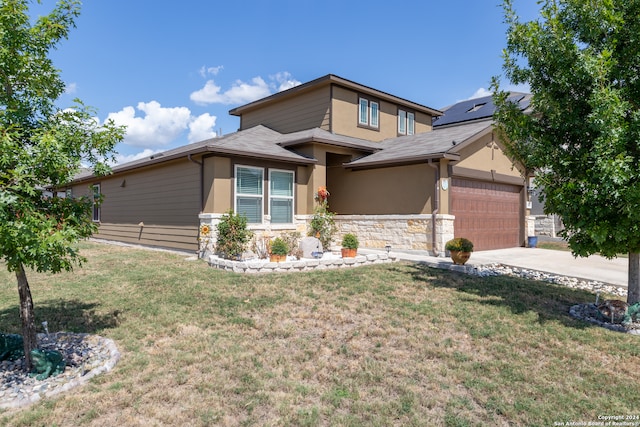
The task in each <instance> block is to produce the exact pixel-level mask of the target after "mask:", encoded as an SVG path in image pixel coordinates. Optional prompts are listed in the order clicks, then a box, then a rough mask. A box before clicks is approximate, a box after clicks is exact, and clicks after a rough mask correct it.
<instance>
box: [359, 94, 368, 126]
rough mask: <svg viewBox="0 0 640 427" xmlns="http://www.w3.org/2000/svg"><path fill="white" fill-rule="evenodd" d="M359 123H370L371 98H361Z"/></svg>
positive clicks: (365, 124)
mask: <svg viewBox="0 0 640 427" xmlns="http://www.w3.org/2000/svg"><path fill="white" fill-rule="evenodd" d="M358 124H361V125H364V126H367V125H368V124H369V100H367V99H364V98H360V111H359V112H358Z"/></svg>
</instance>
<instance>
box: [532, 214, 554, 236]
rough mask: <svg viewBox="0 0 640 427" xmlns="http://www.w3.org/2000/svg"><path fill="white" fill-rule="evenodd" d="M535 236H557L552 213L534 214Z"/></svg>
mask: <svg viewBox="0 0 640 427" xmlns="http://www.w3.org/2000/svg"><path fill="white" fill-rule="evenodd" d="M533 218H534V220H535V233H536V236H549V237H557V236H558V231H559V230H557V227H556V217H555V216H554V215H535V216H534V217H533Z"/></svg>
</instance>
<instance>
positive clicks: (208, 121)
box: [107, 101, 216, 148]
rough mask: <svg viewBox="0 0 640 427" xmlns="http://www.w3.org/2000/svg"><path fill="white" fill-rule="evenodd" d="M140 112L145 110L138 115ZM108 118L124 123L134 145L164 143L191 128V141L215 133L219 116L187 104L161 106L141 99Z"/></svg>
mask: <svg viewBox="0 0 640 427" xmlns="http://www.w3.org/2000/svg"><path fill="white" fill-rule="evenodd" d="M138 113H143V114H142V115H138ZM107 119H111V120H113V121H114V122H115V123H116V124H118V125H125V126H126V127H127V133H126V136H125V138H124V143H125V144H127V145H131V146H134V147H145V148H151V147H163V146H166V145H168V144H169V143H171V142H173V141H174V140H175V139H176V138H178V137H179V136H180V135H181V134H182V133H183V132H184V131H185V130H187V129H189V131H190V133H189V137H188V138H189V141H199V140H202V139H208V138H211V137H213V136H215V130H214V127H215V124H216V116H212V115H210V114H209V113H204V114H202V115H200V116H197V117H196V116H193V115H192V114H191V110H189V108H187V107H169V108H167V107H162V105H160V103H159V102H157V101H151V102H139V103H138V105H137V106H136V108H134V107H132V106H127V107H124V108H123V109H122V110H120V111H118V112H116V113H110V114H109V115H108V116H107Z"/></svg>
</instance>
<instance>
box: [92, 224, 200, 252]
mask: <svg viewBox="0 0 640 427" xmlns="http://www.w3.org/2000/svg"><path fill="white" fill-rule="evenodd" d="M94 237H97V238H99V239H105V240H115V241H118V242H124V243H132V244H137V245H146V246H157V247H162V248H172V249H180V250H187V251H194V252H195V251H197V250H198V227H193V226H189V227H179V226H158V225H151V226H147V225H145V226H140V225H139V224H111V223H101V224H100V228H99V232H98V234H96V235H95V236H94Z"/></svg>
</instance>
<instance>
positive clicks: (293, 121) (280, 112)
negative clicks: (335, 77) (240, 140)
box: [240, 86, 331, 133]
mask: <svg viewBox="0 0 640 427" xmlns="http://www.w3.org/2000/svg"><path fill="white" fill-rule="evenodd" d="M330 104H331V103H330V88H329V87H328V86H325V87H322V88H319V89H316V90H313V91H310V92H308V93H306V94H305V96H303V97H299V98H290V99H284V100H281V101H279V102H276V103H274V104H273V105H270V106H269V107H268V108H264V109H258V110H255V111H248V112H245V113H243V114H242V120H241V124H240V126H241V130H242V129H249V128H251V127H254V126H257V125H264V126H266V127H268V128H270V129H273V130H276V131H278V132H280V133H291V132H297V131H300V130H305V129H313V128H321V129H324V130H330V126H329V115H330Z"/></svg>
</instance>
